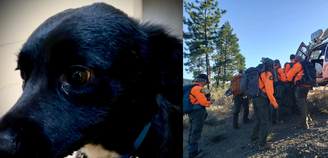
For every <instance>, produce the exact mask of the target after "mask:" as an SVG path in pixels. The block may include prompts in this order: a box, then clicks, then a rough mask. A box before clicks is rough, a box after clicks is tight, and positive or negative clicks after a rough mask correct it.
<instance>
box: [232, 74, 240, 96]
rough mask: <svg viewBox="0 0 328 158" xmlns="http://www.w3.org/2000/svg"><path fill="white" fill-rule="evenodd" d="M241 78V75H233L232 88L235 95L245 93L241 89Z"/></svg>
mask: <svg viewBox="0 0 328 158" xmlns="http://www.w3.org/2000/svg"><path fill="white" fill-rule="evenodd" d="M240 80H241V76H240V75H236V76H232V78H231V80H230V89H231V93H232V94H233V96H237V95H240V94H242V93H243V92H242V91H241V90H240Z"/></svg>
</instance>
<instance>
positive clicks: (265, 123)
mask: <svg viewBox="0 0 328 158" xmlns="http://www.w3.org/2000/svg"><path fill="white" fill-rule="evenodd" d="M273 81H277V78H276V75H275V70H274V63H273V60H271V59H269V58H268V59H265V60H264V62H263V69H262V70H260V72H259V79H258V84H259V88H260V90H261V91H262V94H261V95H260V96H257V97H253V99H252V100H253V108H254V114H255V117H256V122H255V125H254V127H253V130H252V135H251V136H250V146H251V147H254V142H255V141H256V140H257V139H258V136H260V138H259V139H260V141H259V150H264V149H268V148H271V147H272V144H271V143H270V142H267V137H268V131H269V115H268V111H269V108H270V102H271V104H272V105H273V106H274V108H275V109H277V108H278V103H277V101H276V99H275V97H274V96H273V93H274V89H273Z"/></svg>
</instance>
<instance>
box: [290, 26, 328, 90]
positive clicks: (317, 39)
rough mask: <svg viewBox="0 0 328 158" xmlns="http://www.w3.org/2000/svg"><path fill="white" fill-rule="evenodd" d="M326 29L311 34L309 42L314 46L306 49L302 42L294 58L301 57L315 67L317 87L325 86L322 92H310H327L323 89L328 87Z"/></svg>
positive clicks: (327, 33)
mask: <svg viewBox="0 0 328 158" xmlns="http://www.w3.org/2000/svg"><path fill="white" fill-rule="evenodd" d="M327 38H328V29H326V31H325V32H323V30H322V29H319V30H318V31H316V32H314V33H312V34H311V41H313V42H314V45H313V46H312V47H311V48H308V47H307V46H306V45H305V44H304V43H303V42H302V43H301V45H300V46H299V48H298V50H297V52H296V54H295V56H301V57H302V58H303V60H307V61H309V62H311V63H313V64H314V65H315V68H316V71H317V74H316V81H317V83H318V85H319V86H325V87H324V89H323V90H311V91H312V92H328V90H325V88H326V87H327V86H328V52H327V51H328V40H327V41H324V40H326V39H327Z"/></svg>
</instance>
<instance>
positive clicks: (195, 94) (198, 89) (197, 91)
mask: <svg viewBox="0 0 328 158" xmlns="http://www.w3.org/2000/svg"><path fill="white" fill-rule="evenodd" d="M193 84H198V85H199V86H195V87H193V88H192V89H191V91H190V95H189V97H190V102H191V103H195V101H196V100H197V101H196V103H195V105H196V104H199V105H201V106H205V107H209V106H210V105H211V102H210V101H207V98H206V97H205V91H204V88H203V86H202V85H200V84H199V83H193Z"/></svg>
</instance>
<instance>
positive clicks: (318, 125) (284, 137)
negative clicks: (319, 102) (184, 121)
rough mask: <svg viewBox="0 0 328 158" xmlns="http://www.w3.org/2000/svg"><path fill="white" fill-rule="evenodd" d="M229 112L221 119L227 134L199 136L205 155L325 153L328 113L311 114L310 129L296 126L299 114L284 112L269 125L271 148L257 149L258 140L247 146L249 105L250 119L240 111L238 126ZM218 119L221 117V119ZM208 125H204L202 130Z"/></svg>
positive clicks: (293, 157) (312, 157) (255, 157)
mask: <svg viewBox="0 0 328 158" xmlns="http://www.w3.org/2000/svg"><path fill="white" fill-rule="evenodd" d="M231 116H232V114H229V115H227V117H226V118H225V119H223V120H222V121H223V122H224V123H225V125H226V134H225V137H224V139H223V140H220V141H218V142H211V141H209V140H207V139H206V138H204V137H202V138H201V140H200V143H199V145H200V148H201V149H203V151H204V152H205V153H206V155H205V157H204V158H230V157H231V158H244V157H248V158H260V157H261V158H262V157H270V158H271V157H274V158H280V157H288V158H303V157H305V158H308V157H309V158H321V157H328V114H325V113H322V114H317V115H315V114H312V115H311V117H312V119H313V122H312V123H310V129H309V130H303V129H296V128H295V126H296V125H297V123H298V122H299V120H300V115H296V116H290V115H287V116H285V118H284V119H283V120H284V121H285V123H284V124H282V125H277V124H275V125H270V130H272V138H271V139H270V140H268V141H270V142H272V143H273V148H272V149H268V150H264V151H259V150H258V144H257V145H256V147H255V148H254V149H250V147H249V146H248V140H249V136H250V135H251V130H252V127H253V125H254V122H255V121H254V120H255V118H254V116H253V112H252V108H250V117H251V118H252V119H253V122H252V123H250V124H243V123H242V121H241V119H240V118H242V113H241V114H240V115H239V127H240V129H239V130H234V129H233V127H232V117H231ZM220 121H221V120H220ZM207 131H208V129H206V128H204V130H203V132H202V134H203V133H205V132H207ZM187 135H188V131H187V130H185V131H184V149H183V150H184V152H183V157H184V158H188V146H187Z"/></svg>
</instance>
